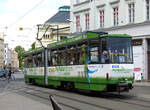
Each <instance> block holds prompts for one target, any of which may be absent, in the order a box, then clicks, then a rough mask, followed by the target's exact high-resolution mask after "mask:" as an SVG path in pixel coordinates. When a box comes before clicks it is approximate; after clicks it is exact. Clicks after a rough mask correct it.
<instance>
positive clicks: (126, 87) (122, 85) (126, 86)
mask: <svg viewBox="0 0 150 110" xmlns="http://www.w3.org/2000/svg"><path fill="white" fill-rule="evenodd" d="M129 89H130V86H129V84H128V83H119V84H117V92H118V93H119V94H120V92H129Z"/></svg>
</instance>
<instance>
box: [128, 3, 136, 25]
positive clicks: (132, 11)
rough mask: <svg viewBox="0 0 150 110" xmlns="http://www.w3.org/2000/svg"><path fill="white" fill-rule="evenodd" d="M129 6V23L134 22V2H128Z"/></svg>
mask: <svg viewBox="0 0 150 110" xmlns="http://www.w3.org/2000/svg"><path fill="white" fill-rule="evenodd" d="M128 7H129V23H134V17H135V11H134V3H132V4H128Z"/></svg>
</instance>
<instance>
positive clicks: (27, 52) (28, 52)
mask: <svg viewBox="0 0 150 110" xmlns="http://www.w3.org/2000/svg"><path fill="white" fill-rule="evenodd" d="M43 50H44V48H42V47H39V48H35V49H34V50H29V51H26V52H25V54H24V56H26V55H28V54H33V53H34V54H36V53H38V52H41V51H43Z"/></svg>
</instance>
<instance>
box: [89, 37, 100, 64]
mask: <svg viewBox="0 0 150 110" xmlns="http://www.w3.org/2000/svg"><path fill="white" fill-rule="evenodd" d="M89 54H90V57H89V58H88V59H89V63H91V64H94V63H99V40H98V39H95V40H91V41H90V48H89Z"/></svg>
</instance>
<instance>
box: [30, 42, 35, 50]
mask: <svg viewBox="0 0 150 110" xmlns="http://www.w3.org/2000/svg"><path fill="white" fill-rule="evenodd" d="M34 49H35V42H33V43H32V45H31V48H30V49H29V51H31V50H34Z"/></svg>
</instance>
